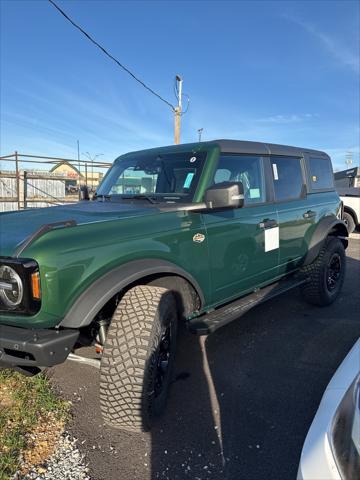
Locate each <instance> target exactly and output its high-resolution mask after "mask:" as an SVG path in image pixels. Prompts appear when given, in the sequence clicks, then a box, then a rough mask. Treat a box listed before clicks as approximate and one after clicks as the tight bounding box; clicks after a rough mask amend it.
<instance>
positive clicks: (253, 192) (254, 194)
mask: <svg viewBox="0 0 360 480" xmlns="http://www.w3.org/2000/svg"><path fill="white" fill-rule="evenodd" d="M260 196H261V195H260V188H250V198H260Z"/></svg>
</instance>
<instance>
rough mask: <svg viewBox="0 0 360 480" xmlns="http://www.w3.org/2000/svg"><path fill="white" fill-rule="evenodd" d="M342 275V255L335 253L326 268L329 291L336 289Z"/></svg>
mask: <svg viewBox="0 0 360 480" xmlns="http://www.w3.org/2000/svg"><path fill="white" fill-rule="evenodd" d="M340 277H341V257H340V255H339V254H338V253H334V254H333V255H332V256H331V258H330V260H329V263H328V266H327V269H326V286H327V289H328V290H329V292H332V291H334V290H335V289H336V288H337V286H338V284H339V280H340Z"/></svg>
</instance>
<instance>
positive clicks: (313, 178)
mask: <svg viewBox="0 0 360 480" xmlns="http://www.w3.org/2000/svg"><path fill="white" fill-rule="evenodd" d="M309 169H310V185H311V188H313V189H323V188H333V186H334V175H333V171H332V166H331V162H330V161H329V160H328V159H327V158H310V159H309Z"/></svg>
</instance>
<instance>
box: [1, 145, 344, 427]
mask: <svg viewBox="0 0 360 480" xmlns="http://www.w3.org/2000/svg"><path fill="white" fill-rule="evenodd" d="M341 217H342V204H341V201H340V199H339V196H338V195H337V193H336V192H335V190H334V185H333V172H332V166H331V160H330V158H329V157H328V155H326V154H325V153H323V152H319V151H315V150H308V149H302V148H295V147H288V146H281V145H271V144H265V143H255V142H244V141H233V140H217V141H211V142H205V143H196V144H187V145H177V146H169V147H162V148H156V149H150V150H143V151H139V152H133V153H128V154H126V155H122V156H121V157H119V158H118V159H117V160H116V161H115V162H114V164H113V166H112V167H111V168H110V170H109V171H108V173H107V174H106V176H105V177H104V179H103V181H102V183H101V185H100V187H99V188H98V190H97V192H96V195H95V198H94V199H93V201H81V202H79V203H77V204H73V205H67V206H58V207H52V208H44V209H33V210H26V211H20V212H11V213H5V214H2V215H1V216H0V230H1V232H0V255H1V257H0V313H1V317H0V365H1V366H2V367H10V368H14V369H17V370H20V371H22V372H24V373H27V374H35V373H37V372H38V371H40V368H42V367H50V366H53V365H56V364H59V363H62V362H64V361H65V360H66V359H67V358H68V357H69V359H72V360H77V361H82V362H85V363H89V364H91V365H95V366H99V368H100V403H101V410H102V414H103V417H104V420H105V422H106V423H107V424H109V425H111V426H115V427H118V428H122V429H125V430H131V431H138V430H146V429H149V428H150V426H151V420H152V418H153V417H154V416H155V415H158V414H160V413H161V411H162V410H163V409H164V407H165V403H166V398H167V393H168V389H169V385H170V383H171V380H172V370H173V364H174V359H175V350H176V337H177V328H178V325H179V324H180V323H181V322H183V323H185V324H186V326H187V328H188V329H189V330H190V331H191V332H194V333H197V334H200V335H206V334H209V333H211V332H213V331H214V330H216V329H217V328H219V327H221V326H223V325H225V324H227V323H229V322H230V321H232V320H235V319H237V318H239V317H240V316H241V315H243V314H244V313H245V312H247V311H248V310H249V309H250V308H252V307H253V306H254V305H257V304H258V303H260V302H263V301H265V300H267V299H270V298H273V297H274V296H275V295H278V294H281V293H283V292H286V291H288V290H289V289H291V288H294V287H298V286H299V287H300V288H301V290H302V293H303V295H304V297H305V299H306V300H307V301H309V302H310V303H312V304H314V305H320V306H323V305H329V304H331V303H332V302H333V301H334V300H335V299H336V297H337V296H338V294H339V292H340V290H341V287H342V284H343V280H344V275H345V265H346V260H345V248H346V247H347V236H348V233H347V229H346V226H345V224H344V222H343V221H342V220H341ZM285 298H286V297H284V301H286V300H285ZM83 346H94V347H95V348H96V352H97V353H96V355H97V357H96V359H87V358H84V357H80V356H78V355H75V354H74V350H77V349H79V348H80V347H83ZM94 354H95V351H94Z"/></svg>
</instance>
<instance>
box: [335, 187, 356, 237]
mask: <svg viewBox="0 0 360 480" xmlns="http://www.w3.org/2000/svg"><path fill="white" fill-rule="evenodd" d="M338 194H339V195H340V199H341V201H342V202H343V204H344V213H343V220H344V222H345V223H346V225H347V229H348V232H349V233H352V232H353V231H354V230H355V228H356V227H358V226H359V224H360V188H338Z"/></svg>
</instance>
